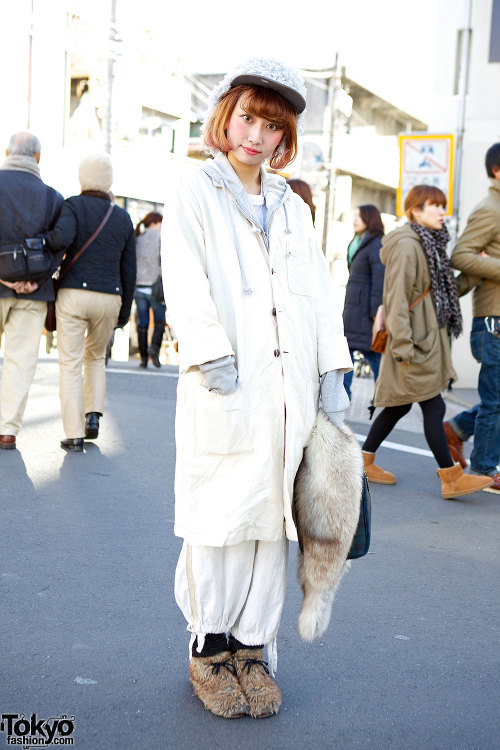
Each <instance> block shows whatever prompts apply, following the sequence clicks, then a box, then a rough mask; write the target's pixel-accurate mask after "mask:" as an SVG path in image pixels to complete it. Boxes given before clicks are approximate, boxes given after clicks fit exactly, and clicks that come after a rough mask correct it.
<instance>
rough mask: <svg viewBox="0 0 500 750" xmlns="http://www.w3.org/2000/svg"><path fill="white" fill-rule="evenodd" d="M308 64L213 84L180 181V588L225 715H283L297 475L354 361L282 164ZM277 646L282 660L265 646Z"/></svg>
mask: <svg viewBox="0 0 500 750" xmlns="http://www.w3.org/2000/svg"><path fill="white" fill-rule="evenodd" d="M305 94H306V90H305V85H304V82H303V80H302V79H301V78H300V76H299V75H298V73H297V72H296V71H295V70H293V69H291V68H289V67H287V66H285V65H283V64H282V63H280V62H278V61H276V60H262V59H259V60H249V61H247V62H246V63H244V64H243V65H241V66H239V67H238V68H237V69H236V70H235V71H233V72H232V73H230V74H228V75H227V76H226V77H225V78H224V79H223V80H222V81H221V82H220V83H219V85H218V86H217V87H216V88H215V89H214V91H213V93H212V96H211V98H210V101H209V110H208V113H207V116H206V120H205V125H204V142H205V145H206V146H207V147H208V149H209V150H210V151H211V153H212V155H213V159H209V160H207V161H206V162H205V163H204V164H203V166H201V167H200V169H199V170H197V171H196V172H194V173H190V174H188V175H184V176H182V177H180V178H176V179H175V180H172V187H171V192H170V194H169V196H168V197H167V200H166V201H165V214H164V215H165V218H166V220H165V221H164V222H163V230H162V232H163V237H162V267H163V273H164V287H165V296H166V302H167V306H168V309H169V313H170V316H171V320H172V324H173V326H174V328H175V331H176V334H177V337H178V340H179V357H180V377H179V385H178V392H177V416H176V445H177V459H176V460H177V463H176V479H175V495H176V518H175V533H176V534H177V535H178V536H180V537H182V538H183V539H184V544H183V547H182V551H181V555H180V558H179V562H178V566H177V571H176V581H175V595H176V600H177V603H178V605H179V606H180V608H181V610H182V612H183V613H184V616H185V618H186V620H187V623H188V626H187V627H188V630H189V631H190V632H191V642H190V665H189V673H190V679H191V682H192V684H193V687H194V690H195V692H196V694H197V696H198V697H199V698H200V699H201V700H202V702H203V703H204V705H205V707H206V708H208V709H209V710H210V711H212V712H213V713H215V714H218V715H220V716H224V717H226V718H234V717H239V716H243V715H245V714H249V715H251V716H253V717H256V718H257V717H263V716H270V715H272V714H274V713H277V711H278V710H279V707H280V705H281V692H280V689H279V688H278V686H277V685H276V683H275V682H274V680H273V676H274V673H275V670H276V664H277V651H276V636H277V632H278V627H279V622H280V617H281V612H282V609H283V603H284V597H285V581H286V566H287V558H288V540H290V539H291V540H296V539H297V533H296V529H295V525H294V522H293V519H292V508H291V502H292V494H293V483H294V478H295V474H296V472H297V468H298V465H299V463H300V460H301V458H302V453H303V448H304V445H305V443H306V441H307V439H308V437H309V435H310V432H311V428H312V426H313V423H314V421H315V418H316V414H317V410H318V399H319V393H320V387H321V391H322V394H321V395H322V402H323V409H324V410H325V412H326V413H327V414H328V416H329V418H330V419H331V420H332V421H335V422H337V423H341V422H342V421H343V415H344V410H345V409H346V408H347V406H348V403H349V402H348V399H347V395H346V393H345V390H344V387H343V384H342V383H343V375H344V372H345V371H347V370H349V369H350V368H351V366H352V363H351V358H350V356H349V350H348V346H347V343H346V340H345V338H344V334H343V327H342V317H341V300H340V299H338V298H337V297H336V295H335V292H334V288H333V285H332V283H331V279H330V277H329V273H328V270H327V266H326V263H325V259H324V256H323V253H322V251H321V249H320V247H319V246H318V244H317V241H316V238H315V235H314V230H313V225H312V221H311V212H310V210H309V207H308V206H307V205H306V203H304V201H303V200H302V199H301V198H300V197H299V196H298V195H296V194H295V193H293V192H292V190H291V189H290V187H289V186H288V185H287V183H286V180H285V179H284V178H283V177H281V176H279V175H278V174H274V173H269V172H267V171H266V169H265V168H264V165H265V164H269V166H270V167H271V168H272V169H273V170H280V169H283V168H284V167H286V165H287V164H289V163H290V162H291V161H292V160H293V159H294V158H295V156H296V153H297V132H298V130H300V128H301V123H302V119H303V113H304V110H305V106H306V101H305ZM264 646H267V653H268V661H267V662H266V661H264V653H263V647H264Z"/></svg>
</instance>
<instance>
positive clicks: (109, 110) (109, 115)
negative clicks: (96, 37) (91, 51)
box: [104, 0, 116, 154]
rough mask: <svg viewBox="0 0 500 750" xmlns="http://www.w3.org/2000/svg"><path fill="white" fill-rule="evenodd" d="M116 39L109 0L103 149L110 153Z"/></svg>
mask: <svg viewBox="0 0 500 750" xmlns="http://www.w3.org/2000/svg"><path fill="white" fill-rule="evenodd" d="M115 41H116V0H111V18H110V24H109V49H108V78H107V92H106V93H107V98H106V125H105V132H104V150H105V151H106V153H108V154H110V153H111V131H112V122H113V75H114V73H113V67H114V64H115Z"/></svg>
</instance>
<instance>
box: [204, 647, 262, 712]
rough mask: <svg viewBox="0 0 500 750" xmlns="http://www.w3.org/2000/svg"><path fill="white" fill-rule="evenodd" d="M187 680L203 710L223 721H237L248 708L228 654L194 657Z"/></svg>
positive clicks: (229, 653) (230, 656) (226, 652)
mask: <svg viewBox="0 0 500 750" xmlns="http://www.w3.org/2000/svg"><path fill="white" fill-rule="evenodd" d="M189 678H190V680H191V684H192V685H193V688H194V692H195V693H196V695H197V696H198V698H199V699H200V700H201V702H202V703H203V705H204V706H205V708H207V709H208V710H209V711H211V712H212V713H213V714H216V716H223V717H224V718H225V719H239V718H240V717H241V716H245V715H246V714H248V713H250V707H249V705H248V702H247V700H246V698H245V695H244V694H243V691H242V689H241V687H240V684H239V682H238V678H237V677H236V670H235V668H234V665H233V661H232V654H231V652H230V651H222V652H221V653H219V654H215V655H214V656H193V658H192V659H191V661H190V662H189Z"/></svg>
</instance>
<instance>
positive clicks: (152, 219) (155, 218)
mask: <svg viewBox="0 0 500 750" xmlns="http://www.w3.org/2000/svg"><path fill="white" fill-rule="evenodd" d="M160 221H163V216H162V215H161V214H159V213H157V212H156V211H150V213H149V214H146V216H145V217H144V219H142V220H141V221H140V222H139V223H138V224H137V226H136V228H135V232H134V234H135V236H136V237H138V236H139V235H140V234H142V232H143V231H144V230H143V228H142V227H144V229H147V228H148V227H149V226H150V225H151V224H158V223H159V222H160Z"/></svg>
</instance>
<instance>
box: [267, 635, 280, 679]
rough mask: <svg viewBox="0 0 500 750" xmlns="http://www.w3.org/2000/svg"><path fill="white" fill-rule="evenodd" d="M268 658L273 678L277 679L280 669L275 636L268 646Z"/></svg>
mask: <svg viewBox="0 0 500 750" xmlns="http://www.w3.org/2000/svg"><path fill="white" fill-rule="evenodd" d="M266 648H267V658H268V660H269V671H270V673H271V677H275V675H276V670H277V669H278V644H277V636H276V635H275V636H274V638H273V640H272V641H270V642H269V643H268V644H266Z"/></svg>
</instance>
